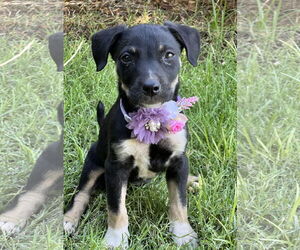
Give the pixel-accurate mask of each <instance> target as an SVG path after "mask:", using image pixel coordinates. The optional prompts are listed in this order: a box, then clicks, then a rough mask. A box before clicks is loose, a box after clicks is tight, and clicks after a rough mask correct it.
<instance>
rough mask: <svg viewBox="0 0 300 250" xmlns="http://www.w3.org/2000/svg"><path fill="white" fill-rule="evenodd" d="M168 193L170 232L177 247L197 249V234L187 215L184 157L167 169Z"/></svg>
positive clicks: (185, 161) (171, 163)
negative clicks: (185, 246)
mask: <svg viewBox="0 0 300 250" xmlns="http://www.w3.org/2000/svg"><path fill="white" fill-rule="evenodd" d="M166 178H167V184H168V191H169V219H170V232H171V233H172V234H173V240H174V241H175V243H176V244H177V245H178V246H182V245H185V244H188V245H189V246H190V247H192V248H196V247H197V234H196V233H195V231H194V230H193V229H192V227H191V225H190V223H189V221H188V215H187V202H186V186H187V182H188V161H187V158H186V156H184V155H183V156H180V157H176V158H173V159H172V160H171V162H170V166H169V167H168V169H167V174H166Z"/></svg>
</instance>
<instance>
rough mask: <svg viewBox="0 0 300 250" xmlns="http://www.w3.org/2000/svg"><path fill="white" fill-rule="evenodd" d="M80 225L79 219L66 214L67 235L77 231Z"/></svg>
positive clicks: (65, 226) (65, 230)
mask: <svg viewBox="0 0 300 250" xmlns="http://www.w3.org/2000/svg"><path fill="white" fill-rule="evenodd" d="M77 225H78V220H76V219H73V218H71V217H70V216H67V215H65V216H64V232H65V234H66V235H72V234H74V233H75V231H76V228H77Z"/></svg>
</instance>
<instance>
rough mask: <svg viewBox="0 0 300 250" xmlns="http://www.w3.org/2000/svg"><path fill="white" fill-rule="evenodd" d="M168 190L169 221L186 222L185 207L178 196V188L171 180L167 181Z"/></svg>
mask: <svg viewBox="0 0 300 250" xmlns="http://www.w3.org/2000/svg"><path fill="white" fill-rule="evenodd" d="M168 191H169V219H170V221H171V222H174V221H178V222H188V217H187V208H186V206H183V205H182V203H181V201H180V197H179V190H178V187H177V185H176V183H174V182H173V181H168Z"/></svg>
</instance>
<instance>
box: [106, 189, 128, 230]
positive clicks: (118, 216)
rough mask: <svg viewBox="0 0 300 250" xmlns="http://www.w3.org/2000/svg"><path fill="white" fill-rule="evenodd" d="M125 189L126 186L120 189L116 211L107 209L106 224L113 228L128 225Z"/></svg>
mask: <svg viewBox="0 0 300 250" xmlns="http://www.w3.org/2000/svg"><path fill="white" fill-rule="evenodd" d="M126 191H127V186H126V185H125V186H123V187H122V189H121V197H120V202H119V211H118V213H113V212H111V211H110V210H109V209H108V220H107V222H108V226H109V227H111V228H114V229H118V228H123V227H127V226H128V215H127V209H126V204H125V203H126V202H125V200H126Z"/></svg>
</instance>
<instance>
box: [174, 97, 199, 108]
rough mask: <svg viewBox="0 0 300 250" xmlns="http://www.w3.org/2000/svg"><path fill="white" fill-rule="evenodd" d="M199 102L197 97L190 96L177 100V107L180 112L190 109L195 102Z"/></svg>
mask: <svg viewBox="0 0 300 250" xmlns="http://www.w3.org/2000/svg"><path fill="white" fill-rule="evenodd" d="M198 101H199V98H198V97H197V96H192V97H188V98H180V97H179V98H178V101H177V105H178V107H179V109H180V110H184V109H189V108H191V107H192V106H193V105H194V104H195V103H196V102H198Z"/></svg>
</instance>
